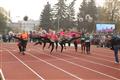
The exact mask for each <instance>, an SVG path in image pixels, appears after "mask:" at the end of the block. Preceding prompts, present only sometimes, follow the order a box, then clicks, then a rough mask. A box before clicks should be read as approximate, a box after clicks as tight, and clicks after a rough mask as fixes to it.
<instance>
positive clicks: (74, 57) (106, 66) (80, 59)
mask: <svg viewBox="0 0 120 80" xmlns="http://www.w3.org/2000/svg"><path fill="white" fill-rule="evenodd" d="M62 55H65V56H68V57H72V58H73V59H79V60H83V61H87V62H89V63H93V64H98V65H102V66H105V67H109V68H112V69H115V70H119V71H120V69H119V68H115V67H111V66H108V65H104V64H101V63H97V62H94V61H89V60H86V59H80V58H78V57H74V56H71V55H67V54H62Z"/></svg>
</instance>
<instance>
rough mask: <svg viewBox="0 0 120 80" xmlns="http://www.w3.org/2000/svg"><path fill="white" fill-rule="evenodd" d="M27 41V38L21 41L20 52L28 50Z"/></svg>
mask: <svg viewBox="0 0 120 80" xmlns="http://www.w3.org/2000/svg"><path fill="white" fill-rule="evenodd" d="M27 42H28V41H27V40H22V41H20V43H19V46H18V47H19V50H20V52H24V51H26V46H27Z"/></svg>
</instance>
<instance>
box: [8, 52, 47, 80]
mask: <svg viewBox="0 0 120 80" xmlns="http://www.w3.org/2000/svg"><path fill="white" fill-rule="evenodd" d="M7 51H8V52H9V53H10V54H11V55H12V56H13V57H15V58H16V59H17V60H18V61H20V62H21V63H22V64H23V65H24V66H25V67H27V68H28V69H29V70H30V71H32V72H33V73H34V74H35V75H36V76H38V77H39V78H40V79H42V80H45V79H44V78H43V77H41V76H40V75H39V74H38V73H37V72H35V71H34V70H33V69H32V68H30V67H29V66H28V65H27V64H25V63H24V62H23V61H22V60H20V59H19V58H17V57H16V56H15V55H14V54H13V53H12V52H10V51H9V50H7Z"/></svg>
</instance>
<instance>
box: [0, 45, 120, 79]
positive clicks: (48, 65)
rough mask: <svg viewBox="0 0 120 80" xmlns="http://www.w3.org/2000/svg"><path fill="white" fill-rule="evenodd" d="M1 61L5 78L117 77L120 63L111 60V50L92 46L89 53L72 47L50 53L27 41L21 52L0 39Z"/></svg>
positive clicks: (119, 75) (112, 58)
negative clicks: (25, 49)
mask: <svg viewBox="0 0 120 80" xmlns="http://www.w3.org/2000/svg"><path fill="white" fill-rule="evenodd" d="M119 57H120V55H119ZM0 64H1V65H0V68H1V70H2V72H3V75H4V78H5V80H120V64H115V63H114V55H113V51H111V50H110V49H107V48H96V47H94V46H92V48H91V54H90V55H87V54H81V53H80V48H79V50H78V52H75V50H74V48H73V47H67V49H66V50H64V52H63V53H60V49H58V51H57V52H56V51H53V53H52V54H49V49H47V48H45V49H44V50H42V47H41V46H40V45H37V46H33V44H31V43H29V44H28V46H27V51H26V55H22V54H19V52H18V48H17V46H16V44H15V43H2V44H1V46H0Z"/></svg>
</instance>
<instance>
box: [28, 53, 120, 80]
mask: <svg viewBox="0 0 120 80" xmlns="http://www.w3.org/2000/svg"><path fill="white" fill-rule="evenodd" d="M29 55H32V54H29ZM32 56H33V55H32ZM35 57H36V56H35ZM52 57H54V58H57V59H59V60H62V61H64V62H67V63H70V64H73V65H75V66H78V67H82V68H84V69H87V70H90V71H93V72H96V73H99V74H101V75H104V76H107V77H109V78H112V79H115V80H119V79H118V78H116V77H113V76H110V75H107V74H105V73H102V72H99V71H96V70H93V69H91V68H88V67H85V66H82V65H79V64H76V63H73V62H70V61H68V60H65V59H62V58H59V57H55V56H52ZM36 59H38V60H39V57H36Z"/></svg>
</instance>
